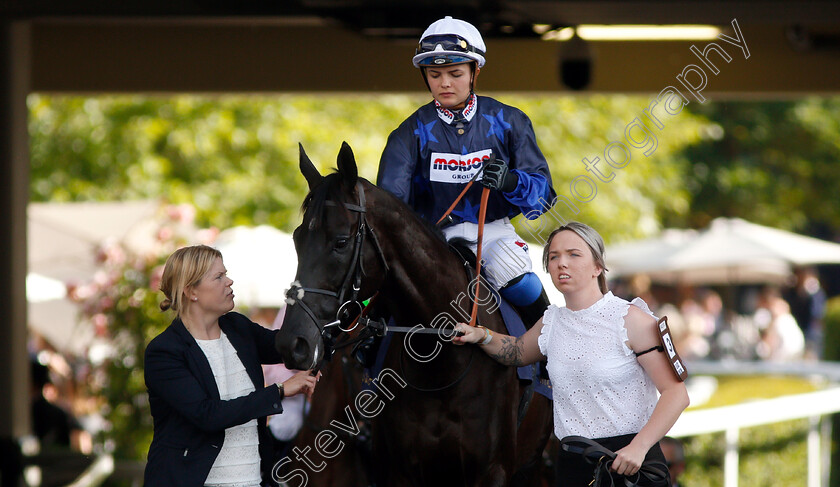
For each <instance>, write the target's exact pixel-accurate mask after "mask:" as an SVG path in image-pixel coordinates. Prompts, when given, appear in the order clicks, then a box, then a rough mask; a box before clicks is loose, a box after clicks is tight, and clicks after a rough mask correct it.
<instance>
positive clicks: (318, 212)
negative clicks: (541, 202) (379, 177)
mask: <svg viewBox="0 0 840 487" xmlns="http://www.w3.org/2000/svg"><path fill="white" fill-rule="evenodd" d="M334 171H335V170H334ZM346 186H347V185H346V184H345V182H344V179H343V178H342V177H341V174H339V173H338V172H337V171H336V172H333V173H331V174H328V175H326V176H324V178H323V179H322V180H321V183H320V184H318V185H317V186H315V188H313V189H312V190H311V191H310V192H309V194H308V195H306V197H305V198H304V199H303V203H302V204H301V211H302V212H304V213H306V212H307V211H310V212H312V213H311V217H312V219H311V220H310V221H311V222H312V223H311V224H312V225H313V228H314V227H315V226H317V225H319V224H320V222H322V221H323V216H324V207H325V206H326V202H327V201H334V202H336V203H354V204H355V203H356V202H349V201H347V196H346V195H347V192H348V188H347V187H346ZM376 188H377V189H378V190H380V191H382V192H384V193H385V194H387V199H388V201H389V202H391V203H393V204H394V205H397V206H402V207H404V208H405V210H406V214H409V215H411V217H412V218H413V219H414V222H413V224H411V223H409V225H411V226H413V227H416V228H422V229H423V230H424V231H425V232H428V233H429V234H430V235H431V236H432V237H433V238H434V239H435V240H438V241H440V242H443V243H444V244H446V245H448V246H450V247H456V248H457V249H459V252H458V254H459V255H461V256H464V257H465V258H466V259H467V260H468V261H469V262H470V264H472V266H473V267H475V255H474V254H473V253H472V251H471V250H469V248H468V247H467V243H469V240H467V239H463V238H453V239H452V240H450V241H449V242H447V241H446V236H445V235H444V234H443V231H441V229H440V228H439V227H438V226H437V225H435V224H434V223H432V222H430V221H428V220H426V219H424V218H420V216H419V215H418V214H417V213H416V212H414V211H413V210H412V209H411V208H409V206H408V205H406V204H405V203H404V202H403V201H402V200H400V199H399V198H397V197H396V196H394V195H393V194H391V193H389V192H388V191H386V190H384V189H382V188H379V187H378V186H376Z"/></svg>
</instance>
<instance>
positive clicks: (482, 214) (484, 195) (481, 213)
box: [435, 165, 490, 326]
mask: <svg viewBox="0 0 840 487" xmlns="http://www.w3.org/2000/svg"><path fill="white" fill-rule="evenodd" d="M482 172H484V165H482V166H481V168H480V169H479V170H478V172H477V173H475V174H474V175H473V177H472V178H471V179H470V180H469V182H467V185H466V186H465V187H464V189H463V190H461V194H459V195H458V197H457V198H455V201H453V202H452V204H451V205H450V206H449V208H448V209H447V210H446V212H444V214H443V216H441V217H440V219H439V220H438V221H437V223H436V224H435V225H440V223H441V222H442V221H443V220H445V219H446V217H448V216H449V214H450V213H452V210H454V209H455V207H456V206H457V205H458V203H459V202H460V201H461V199H462V198H463V197H464V195H465V194H467V191H468V190H469V189H470V187H471V186H472V184H473V182H475V180H476V178H478V176H479V175H480V174H481V173H482ZM489 197H490V188H488V187H486V186H485V187H484V188H483V189H482V190H481V206H480V207H479V210H478V238H477V239H476V251H475V276H476V279H478V280H481V247H482V245H481V242H482V240H484V220H485V218H486V216H487V200H488V199H489ZM479 287H480V286H478V285H476V286H475V300H473V307H472V312H470V326H476V324H477V322H478V290H479Z"/></svg>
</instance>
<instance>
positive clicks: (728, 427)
mask: <svg viewBox="0 0 840 487" xmlns="http://www.w3.org/2000/svg"><path fill="white" fill-rule="evenodd" d="M693 365H694V367H691V366H689V370H691V371H692V372H693V373H694V374H710V375H726V374H735V373H737V374H744V373H747V374H749V373H755V374H780V373H787V374H791V375H819V376H822V377H826V378H829V379H830V380H831V379H833V380H835V381H836V379H837V377H838V376H840V375H838V371H840V364H835V363H815V364H788V367H785V366H783V365H781V364H765V365H761V364H753V365H750V366H744V364H743V363H741V364H738V365H735V364H732V363H729V364H727V363H705V364H693ZM837 412H840V387H832V388H829V389H825V390H822V391H818V392H809V393H805V394H796V395H790V396H784V397H779V398H775V399H764V400H757V401H750V402H749V403H744V404H736V405H734V406H723V407H718V408H710V409H700V410H691V411H686V412H684V413H683V414H682V416H680V419H679V420H678V421H677V423H676V424H675V425H674V427H673V428H671V431H670V432H668V435H669V436H673V437H686V436H694V435H700V434H706V433H717V432H724V433H725V434H726V453H725V455H724V467H723V471H724V487H737V486H738V438H739V435H740V430H741V429H742V428H748V427H752V426H760V425H765V424H772V423H778V422H782V421H788V420H793V419H803V418H808V419H809V420H810V425H809V431H808V440H807V444H808V484H807V485H808V487H824V486H826V485H827V484H828V472H829V469H828V467H829V461H828V458H829V451H830V448H828V447H827V446H826V445H828V444H830V441H828V438H829V437H830V426H831V423H830V421H829V420H828V419H824V416H826V415H830V414H834V413H837Z"/></svg>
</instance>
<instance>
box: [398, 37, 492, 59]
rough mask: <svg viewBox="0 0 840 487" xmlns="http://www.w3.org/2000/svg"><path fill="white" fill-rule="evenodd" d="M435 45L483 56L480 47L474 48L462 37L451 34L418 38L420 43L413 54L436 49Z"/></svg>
mask: <svg viewBox="0 0 840 487" xmlns="http://www.w3.org/2000/svg"><path fill="white" fill-rule="evenodd" d="M437 46H440V47H441V48H442V49H443V50H444V51H452V52H473V53H476V54H479V55H481V56H484V51H482V50H481V49H476V48H475V47H473V46H472V45H471V44H470V43H469V42H467V41H466V40H465V39H464V38H463V37H461V36H457V35H453V34H444V35H433V36H428V37H424V38H423V39H421V40H420V43H419V44H418V45H417V50H416V51H414V54H424V53H427V52H433V51H434V50H435V49H437Z"/></svg>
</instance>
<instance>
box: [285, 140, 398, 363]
mask: <svg viewBox="0 0 840 487" xmlns="http://www.w3.org/2000/svg"><path fill="white" fill-rule="evenodd" d="M300 170H301V173H303V176H304V177H305V178H306V181H307V183H309V194H308V195H307V196H306V199H304V202H303V206H302V210H303V212H304V213H303V222H302V223H301V224H300V226H299V227H298V228H297V229H295V232H294V240H295V249H296V250H297V256H298V267H297V276H296V278H295V282H294V283H293V284H292V287H291V289H290V290H289V291H288V293H287V299H286V302H287V303H288V308H287V310H286V315H285V318H284V322H283V327H282V329H281V332H280V334H279V336H278V338H277V347H278V349H279V350H280V351H281V353H282V355H283V361H284V363H285V364H286V366H287V367H289V368H294V369H309V368H313V367H315V366H317V365H318V364H319V363H320V362H321V361H322V360H323V359H324V358H325V356H326V354H328V353H329V352H330V350H327V347H328V346H329V343H325V340H324V338H328V340H327V341H329V338H331V337H332V336H333V335H334V334H335V333H337V332H338V331H339V330H340V329H342V328H341V327H342V326H347V325H349V323H350V322H351V321H352V319H353V318H355V317H356V316H357V315H358V313H359V312H360V311H361V304H360V302H361V301H362V300H363V299H366V298H369V297H370V296H371V295H372V294H374V293H375V292H376V290H377V289H378V288H379V286H380V285H381V283H382V281H383V279H384V276H385V272H386V270H387V264H386V263H385V257H384V255H383V253H382V249H381V248H380V246H379V242H378V239H377V237H376V235H375V233H373V230H372V229H371V227H370V226H369V220H370V216H371V212H370V210H371V207H372V205H373V203H374V202H375V199H376V196H375V194H370V195H368V194H367V193H375V187H374V186H373V185H371V184H370V183H369V182H367V181H366V180H364V179H361V178H359V176H358V171H357V168H356V160H355V158H354V156H353V151H352V150H351V149H350V146H349V145H347V143H346V142H345V143H343V144H342V146H341V150H340V151H339V154H338V171H337V172H335V173H333V174H329V175H327V176H322V175H321V174H320V173H319V172H318V170H317V169H316V168H315V166H314V165H313V164H312V161H310V160H309V157H308V156H307V155H306V152H304V150H303V146H301V147H300Z"/></svg>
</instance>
